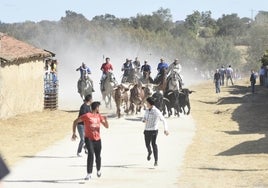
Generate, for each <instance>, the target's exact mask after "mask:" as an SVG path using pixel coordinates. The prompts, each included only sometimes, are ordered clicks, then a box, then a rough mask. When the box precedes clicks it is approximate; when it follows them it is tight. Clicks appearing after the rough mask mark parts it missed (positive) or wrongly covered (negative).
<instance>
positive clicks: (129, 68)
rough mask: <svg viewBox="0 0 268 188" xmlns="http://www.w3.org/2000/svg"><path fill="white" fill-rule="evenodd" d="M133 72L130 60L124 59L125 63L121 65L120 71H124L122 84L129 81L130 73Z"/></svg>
mask: <svg viewBox="0 0 268 188" xmlns="http://www.w3.org/2000/svg"><path fill="white" fill-rule="evenodd" d="M132 70H133V65H132V62H131V60H129V59H128V58H127V59H126V62H125V63H124V64H123V66H122V68H121V71H124V74H123V78H122V81H121V82H122V83H124V82H126V81H127V80H129V79H128V78H129V76H130V72H131V71H132Z"/></svg>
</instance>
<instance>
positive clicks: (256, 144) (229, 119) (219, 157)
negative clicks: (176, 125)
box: [179, 81, 268, 188]
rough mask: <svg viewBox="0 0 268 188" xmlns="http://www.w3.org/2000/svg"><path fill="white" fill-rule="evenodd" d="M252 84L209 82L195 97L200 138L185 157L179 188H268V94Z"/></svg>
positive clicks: (263, 89) (265, 89)
mask: <svg viewBox="0 0 268 188" xmlns="http://www.w3.org/2000/svg"><path fill="white" fill-rule="evenodd" d="M248 86H249V82H247V81H239V82H238V83H236V85H235V86H229V87H222V92H221V93H220V95H219V96H217V95H216V94H215V89H214V85H213V84H212V83H211V82H209V83H206V84H202V85H198V86H194V87H193V88H192V90H196V91H197V92H196V93H194V94H192V95H191V104H192V109H193V110H192V116H193V118H194V120H195V121H196V126H197V130H196V135H195V137H194V139H193V143H192V144H191V145H190V147H189V148H188V150H187V152H186V156H185V161H184V165H183V173H182V177H181V178H180V181H179V185H180V186H179V187H191V188H192V187H198V188H199V187H268V180H267V178H266V177H268V160H267V157H268V155H267V154H268V139H267V136H266V134H267V133H268V123H267V122H268V116H267V105H268V100H267V99H268V89H267V88H264V87H260V86H257V94H255V95H254V96H253V95H252V94H251V93H250V88H249V87H248Z"/></svg>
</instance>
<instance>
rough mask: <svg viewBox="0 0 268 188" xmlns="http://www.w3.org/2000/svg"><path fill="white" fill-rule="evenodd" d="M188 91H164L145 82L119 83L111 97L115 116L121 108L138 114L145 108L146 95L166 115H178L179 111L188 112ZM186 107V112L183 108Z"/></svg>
mask: <svg viewBox="0 0 268 188" xmlns="http://www.w3.org/2000/svg"><path fill="white" fill-rule="evenodd" d="M192 92H193V91H190V90H189V89H187V88H183V89H182V90H180V91H179V90H170V91H165V92H164V93H163V92H162V91H160V90H155V89H154V86H153V85H150V84H146V85H142V84H129V85H126V84H120V85H117V86H116V87H115V88H114V91H113V99H114V101H115V104H116V114H117V117H118V118H120V117H121V115H122V114H121V109H123V110H124V113H126V114H134V113H135V114H138V113H139V112H140V111H141V109H142V108H145V102H146V99H147V97H149V96H151V97H153V98H154V100H155V106H156V107H157V108H158V109H159V110H160V111H161V112H162V113H163V115H164V116H165V115H166V114H167V115H168V117H170V116H171V115H173V113H174V115H175V116H178V117H179V116H180V113H184V114H187V115H188V114H190V109H191V106H190V100H189V94H191V93H192ZM185 107H187V112H186V110H185Z"/></svg>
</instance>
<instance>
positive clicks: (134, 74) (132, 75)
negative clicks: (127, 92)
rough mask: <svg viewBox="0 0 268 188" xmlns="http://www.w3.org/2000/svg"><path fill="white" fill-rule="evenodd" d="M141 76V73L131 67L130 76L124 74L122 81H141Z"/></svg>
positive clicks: (134, 82)
mask: <svg viewBox="0 0 268 188" xmlns="http://www.w3.org/2000/svg"><path fill="white" fill-rule="evenodd" d="M140 76H141V75H139V73H138V72H136V71H135V69H131V70H129V74H128V76H124V75H123V78H122V80H121V83H126V82H128V83H133V84H136V83H139V80H140Z"/></svg>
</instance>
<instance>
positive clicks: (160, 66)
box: [154, 58, 168, 83]
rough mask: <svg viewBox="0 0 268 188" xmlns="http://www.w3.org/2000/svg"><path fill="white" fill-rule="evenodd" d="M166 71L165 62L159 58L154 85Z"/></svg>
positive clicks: (166, 65)
mask: <svg viewBox="0 0 268 188" xmlns="http://www.w3.org/2000/svg"><path fill="white" fill-rule="evenodd" d="M167 69H168V64H167V63H166V62H164V59H163V58H161V59H160V63H158V66H157V71H158V73H157V75H156V78H155V80H154V82H155V83H158V82H159V78H160V77H161V76H162V75H163V73H164V71H166V70H167Z"/></svg>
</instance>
